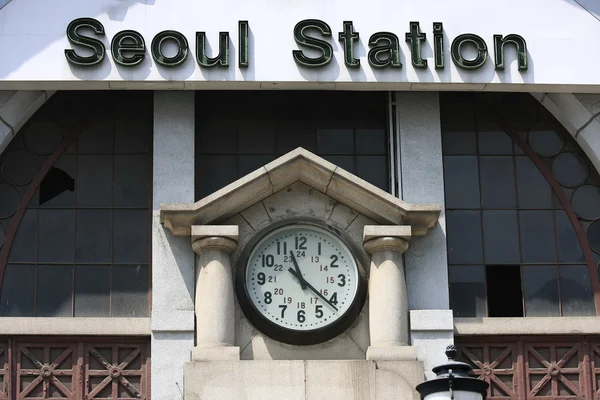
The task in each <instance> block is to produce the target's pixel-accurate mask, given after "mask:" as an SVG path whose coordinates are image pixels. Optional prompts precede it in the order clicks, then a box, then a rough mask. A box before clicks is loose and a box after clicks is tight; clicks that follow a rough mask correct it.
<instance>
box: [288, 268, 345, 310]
mask: <svg viewBox="0 0 600 400" xmlns="http://www.w3.org/2000/svg"><path fill="white" fill-rule="evenodd" d="M288 271H289V272H291V273H292V275H294V276H295V277H296V279H298V280H302V281H304V283H305V284H306V286H308V288H309V289H310V290H312V291H313V292H315V294H316V295H317V296H319V297H320V298H321V299H322V300H323V301H324V302H325V303H327V304H329V305H330V306H331V307H332V308H333V309H334V310H335V311H337V310H338V309H337V307H336V306H334V305H333V304H331V303H330V302H329V300H327V298H326V297H325V296H323V295H322V294H321V293H320V292H319V291H318V290H317V289H315V288H314V286H313V285H311V284H310V283H308V282H306V280H304V278H302V277H301V276H300V275H298V274H297V273H296V271H294V270H293V269H291V268H289V269H288Z"/></svg>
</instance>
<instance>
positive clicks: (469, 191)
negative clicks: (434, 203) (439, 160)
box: [444, 156, 481, 208]
mask: <svg viewBox="0 0 600 400" xmlns="http://www.w3.org/2000/svg"><path fill="white" fill-rule="evenodd" d="M444 185H445V190H446V208H479V207H481V202H480V200H479V173H478V163H477V157H470V156H449V157H444Z"/></svg>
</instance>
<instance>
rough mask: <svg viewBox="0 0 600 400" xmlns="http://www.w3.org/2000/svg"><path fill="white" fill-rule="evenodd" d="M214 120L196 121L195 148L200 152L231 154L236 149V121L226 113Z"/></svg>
mask: <svg viewBox="0 0 600 400" xmlns="http://www.w3.org/2000/svg"><path fill="white" fill-rule="evenodd" d="M215 117H220V118H218V119H216V120H209V121H206V120H204V121H197V122H198V123H199V125H198V126H199V127H200V129H199V131H198V134H197V135H196V138H197V141H198V142H197V144H196V149H197V150H198V152H199V153H200V154H232V153H235V152H236V149H237V121H236V120H235V119H229V118H227V116H226V115H217V116H215Z"/></svg>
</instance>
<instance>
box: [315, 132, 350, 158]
mask: <svg viewBox="0 0 600 400" xmlns="http://www.w3.org/2000/svg"><path fill="white" fill-rule="evenodd" d="M317 149H318V151H319V153H321V154H353V153H354V131H353V130H352V129H324V128H320V129H317Z"/></svg>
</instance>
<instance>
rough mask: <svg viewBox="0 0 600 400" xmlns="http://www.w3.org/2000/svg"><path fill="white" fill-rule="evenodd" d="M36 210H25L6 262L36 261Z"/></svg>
mask: <svg viewBox="0 0 600 400" xmlns="http://www.w3.org/2000/svg"><path fill="white" fill-rule="evenodd" d="M37 213H38V212H37V210H36V209H33V210H31V209H30V210H27V211H25V214H24V215H23V219H22V220H21V223H20V224H19V229H17V234H16V235H15V241H14V242H13V245H12V247H11V249H10V255H9V256H8V261H13V262H15V261H17V262H19V261H20V262H36V261H37V235H36V234H37Z"/></svg>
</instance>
